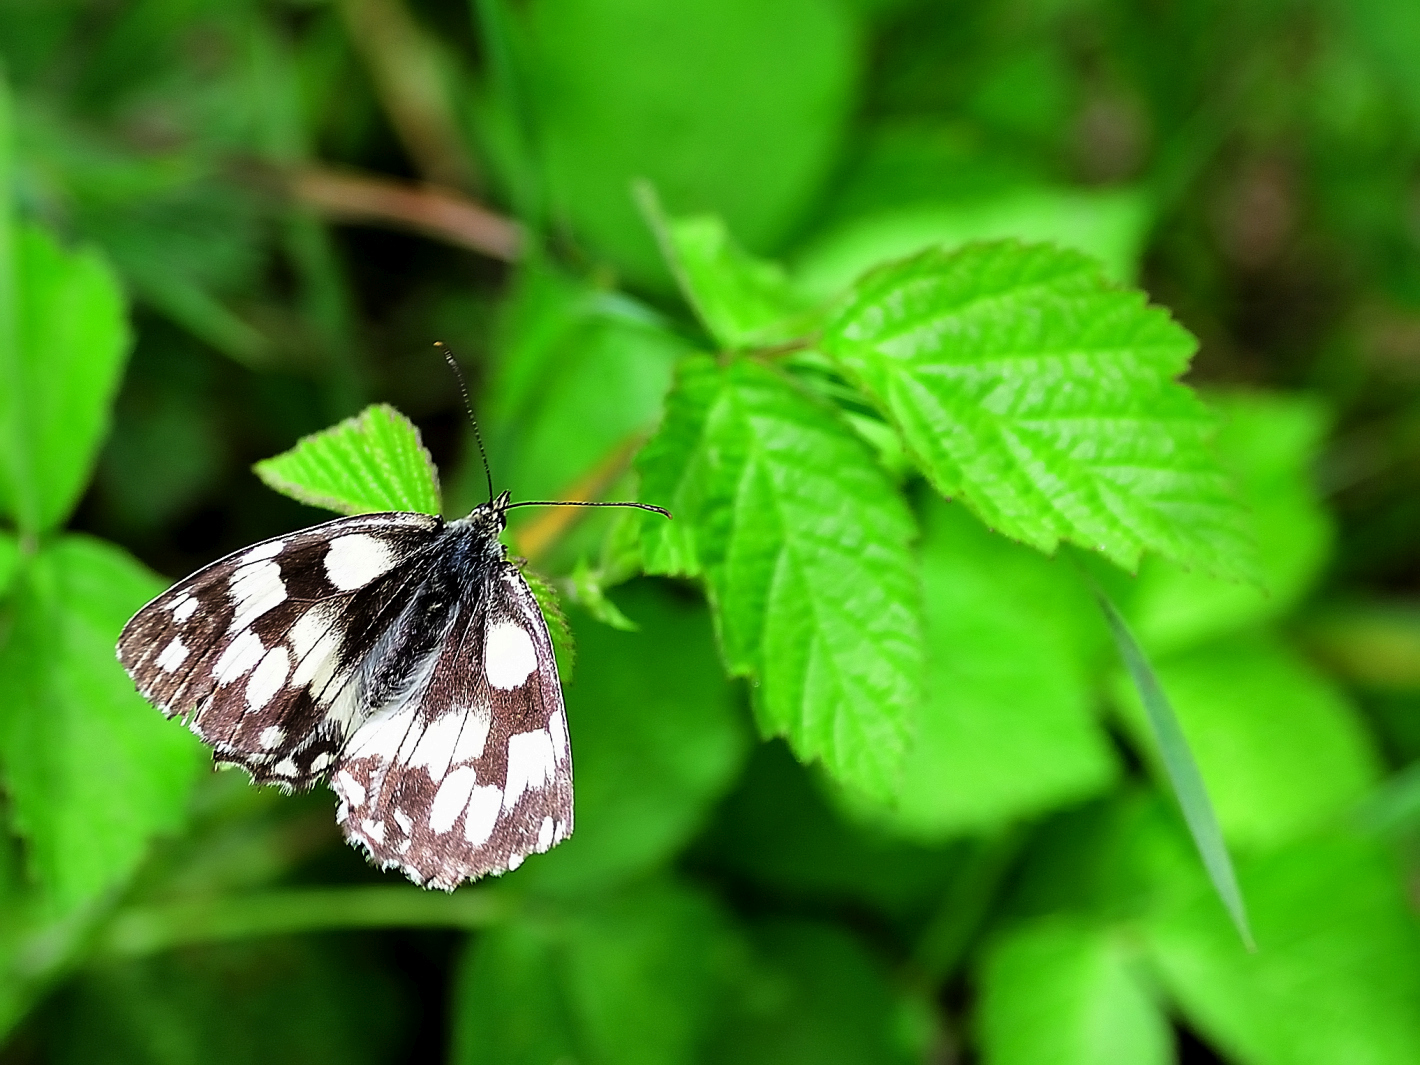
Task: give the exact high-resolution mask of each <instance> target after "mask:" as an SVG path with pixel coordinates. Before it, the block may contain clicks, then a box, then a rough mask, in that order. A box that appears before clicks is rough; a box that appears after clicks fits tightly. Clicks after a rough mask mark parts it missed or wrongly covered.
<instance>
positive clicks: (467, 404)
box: [434, 340, 493, 503]
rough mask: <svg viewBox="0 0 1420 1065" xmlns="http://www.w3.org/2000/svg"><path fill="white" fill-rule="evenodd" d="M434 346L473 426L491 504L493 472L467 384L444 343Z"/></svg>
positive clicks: (469, 422)
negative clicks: (450, 376) (445, 366)
mask: <svg viewBox="0 0 1420 1065" xmlns="http://www.w3.org/2000/svg"><path fill="white" fill-rule="evenodd" d="M434 346H435V347H436V348H438V349H439V354H441V355H442V356H444V361H445V362H446V363H448V364H449V369H450V370H453V371H454V379H455V380H457V381H458V383H459V394H460V395H461V396H463V409H464V410H465V411H467V412H468V424H469V425H471V426H473V439H474V440H475V441H477V443H478V454H479V457H480V458H482V459H483V476H484V478H485V479H486V480H487V481H488V502H490V503H492V502H493V471H492V470H491V469H489V467H488V450H487V448H485V447H484V446H483V434H482V433H481V432H479V430H478V419H477V418H475V417H474V416H473V401H472V400H471V399H469V398H468V383H467V382H466V381H465V380H464V379H463V370H461V369H460V368H459V364H458V362H457V361H456V360H455V359H454V354H453V352H451V351H450V350H449V349H448V348H447V347H445V346H444V342H443V341H442V340H436V341H434Z"/></svg>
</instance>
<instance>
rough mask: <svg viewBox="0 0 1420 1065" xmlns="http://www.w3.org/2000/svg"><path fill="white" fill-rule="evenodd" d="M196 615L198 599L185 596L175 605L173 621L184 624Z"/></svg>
mask: <svg viewBox="0 0 1420 1065" xmlns="http://www.w3.org/2000/svg"><path fill="white" fill-rule="evenodd" d="M195 613H197V599H196V597H194V596H192V595H185V596H183V597H182V598H181V599H179V600H178V601H177V602H175V603H174V604H173V620H174V621H176V622H179V623H181V622H184V621H186V620H187V619H188V618H190V617H192V615H193V614H195Z"/></svg>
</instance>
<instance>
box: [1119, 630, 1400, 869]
mask: <svg viewBox="0 0 1420 1065" xmlns="http://www.w3.org/2000/svg"><path fill="white" fill-rule="evenodd" d="M1154 666H1155V670H1156V671H1157V675H1158V678H1159V682H1160V684H1161V685H1162V686H1163V688H1164V690H1165V691H1167V692H1168V694H1169V699H1170V701H1171V703H1172V705H1173V707H1174V709H1175V711H1176V712H1177V714H1178V720H1179V724H1180V726H1181V727H1182V729H1183V734H1184V736H1186V737H1187V740H1188V744H1189V746H1190V748H1191V749H1192V751H1193V753H1194V756H1195V757H1196V758H1197V760H1198V768H1199V770H1200V771H1201V772H1202V774H1203V780H1204V781H1205V782H1206V784H1207V786H1208V794H1209V795H1210V796H1211V797H1212V800H1213V803H1214V805H1215V807H1216V809H1217V811H1218V821H1219V823H1220V824H1221V825H1222V827H1223V832H1224V834H1225V835H1226V836H1227V838H1228V839H1229V840H1230V841H1232V842H1233V843H1234V844H1235V845H1237V846H1240V847H1275V846H1277V845H1278V844H1280V843H1283V842H1286V841H1288V840H1291V839H1295V838H1296V837H1297V836H1298V835H1300V834H1302V833H1304V832H1307V831H1309V830H1311V829H1314V828H1316V827H1317V826H1319V825H1320V824H1322V823H1324V822H1326V821H1327V820H1329V819H1331V818H1334V817H1336V816H1337V815H1339V814H1341V813H1342V812H1344V811H1345V810H1346V809H1347V808H1349V807H1350V806H1351V805H1352V804H1353V803H1355V802H1356V801H1358V800H1359V799H1360V798H1361V797H1362V796H1364V795H1365V794H1366V792H1367V791H1368V790H1369V789H1370V788H1371V786H1372V785H1373V784H1374V783H1375V782H1376V780H1377V778H1378V777H1379V758H1378V757H1377V753H1376V750H1375V748H1374V745H1373V742H1372V740H1371V738H1370V735H1369V734H1368V732H1367V730H1366V727H1365V725H1364V723H1363V722H1362V720H1361V717H1360V715H1359V714H1358V712H1357V710H1356V708H1355V707H1354V706H1353V705H1352V704H1351V702H1350V700H1349V699H1347V697H1346V695H1345V694H1344V693H1343V692H1342V691H1341V690H1340V689H1339V688H1338V687H1337V686H1336V684H1335V683H1334V682H1333V681H1331V680H1330V679H1329V678H1328V677H1326V675H1325V674H1323V673H1321V672H1319V671H1318V670H1317V669H1316V668H1315V667H1314V666H1312V665H1311V664H1310V663H1308V662H1307V661H1306V660H1305V659H1303V658H1301V657H1300V656H1299V655H1298V654H1297V653H1296V652H1295V651H1292V650H1290V649H1289V648H1287V647H1286V646H1285V645H1284V644H1282V643H1281V642H1280V641H1278V640H1277V639H1276V638H1274V637H1270V636H1265V635H1261V634H1256V633H1248V634H1240V635H1233V636H1230V637H1228V638H1227V639H1225V640H1222V641H1218V642H1215V643H1212V644H1208V645H1205V646H1203V647H1199V648H1195V649H1193V650H1191V651H1187V652H1182V653H1179V654H1173V655H1169V656H1167V657H1165V658H1159V659H1156V660H1155V663H1154ZM1120 689H1121V693H1124V691H1125V690H1124V688H1123V686H1122V685H1121V686H1120ZM1123 705H1124V707H1125V708H1126V710H1127V720H1128V722H1129V725H1130V727H1131V730H1132V731H1133V732H1134V734H1135V735H1136V736H1137V737H1139V738H1140V739H1141V740H1145V741H1146V747H1147V748H1148V749H1149V750H1150V752H1151V753H1153V751H1154V748H1153V745H1152V744H1151V743H1148V742H1147V736H1148V731H1149V726H1148V725H1147V724H1146V723H1145V715H1144V713H1143V710H1142V708H1141V707H1140V706H1139V704H1138V702H1137V701H1136V700H1135V699H1133V698H1127V699H1126V700H1125V701H1124V702H1123Z"/></svg>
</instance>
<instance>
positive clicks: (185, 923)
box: [92, 887, 509, 958]
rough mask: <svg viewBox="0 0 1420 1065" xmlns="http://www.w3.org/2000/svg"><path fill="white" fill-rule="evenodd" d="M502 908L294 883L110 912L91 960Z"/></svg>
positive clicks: (463, 918) (420, 923) (485, 913)
mask: <svg viewBox="0 0 1420 1065" xmlns="http://www.w3.org/2000/svg"><path fill="white" fill-rule="evenodd" d="M508 912H509V905H508V903H507V902H506V900H505V898H504V897H503V896H501V895H498V894H495V893H494V892H492V891H489V890H486V889H484V890H480V889H470V888H464V889H462V890H460V891H457V892H455V893H453V894H451V895H445V894H443V893H440V892H430V891H422V890H420V889H418V888H413V887H357V888H293V889H288V890H279V891H264V892H258V893H255V894H250V895H230V896H217V897H215V898H210V899H201V900H197V901H181V902H168V903H158V904H153V905H147V906H132V907H128V908H126V909H122V910H120V911H119V912H118V913H116V914H114V916H113V918H112V920H111V921H110V922H109V924H108V927H107V928H105V929H104V931H103V932H102V933H100V935H99V936H98V938H97V941H96V942H95V944H94V950H93V953H92V956H93V957H99V958H102V957H110V958H112V957H127V958H131V957H139V956H142V955H147V954H154V953H157V952H159V951H164V950H170V949H172V948H174V947H179V946H186V945H188V944H192V943H216V942H226V941H230V940H236V939H252V938H257V937H260V936H274V935H287V934H291V933H296V932H318V931H330V930H335V929H358V928H462V929H470V928H484V927H487V926H488V925H491V924H495V923H497V922H499V921H501V920H503V919H504V918H505V917H506V915H507V914H508Z"/></svg>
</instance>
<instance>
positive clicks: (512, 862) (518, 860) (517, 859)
mask: <svg viewBox="0 0 1420 1065" xmlns="http://www.w3.org/2000/svg"><path fill="white" fill-rule="evenodd" d="M525 857H526V855H523V854H519V853H518V852H517V851H514V852H513V853H512V854H510V855H508V872H510V873H511V872H512V871H513V870H514V869H516V868H517V867H518V866H520V865H522V864H523V858H525Z"/></svg>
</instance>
